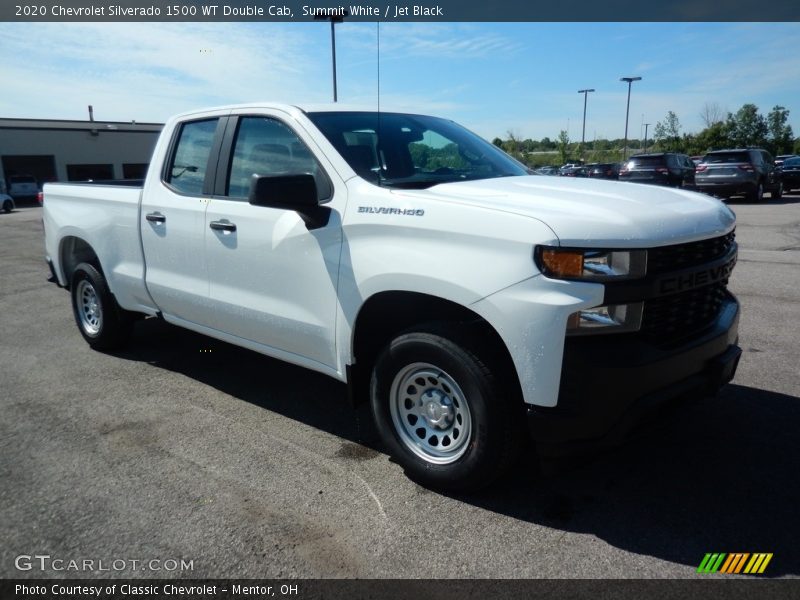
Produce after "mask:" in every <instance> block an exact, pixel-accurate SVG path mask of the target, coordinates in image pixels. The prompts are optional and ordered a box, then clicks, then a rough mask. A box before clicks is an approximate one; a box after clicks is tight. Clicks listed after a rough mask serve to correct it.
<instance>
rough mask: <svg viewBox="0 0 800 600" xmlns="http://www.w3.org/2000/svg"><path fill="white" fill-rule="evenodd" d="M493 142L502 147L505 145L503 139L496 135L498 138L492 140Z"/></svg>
mask: <svg viewBox="0 0 800 600" xmlns="http://www.w3.org/2000/svg"><path fill="white" fill-rule="evenodd" d="M492 144H494V145H495V146H497V147H498V148H502V147H503V140H501V139H500V138H499V137H496V138H494V139H493V140H492Z"/></svg>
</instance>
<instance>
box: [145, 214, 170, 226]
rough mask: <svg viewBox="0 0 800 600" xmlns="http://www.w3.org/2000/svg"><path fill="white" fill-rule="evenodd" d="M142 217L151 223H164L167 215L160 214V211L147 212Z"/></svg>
mask: <svg viewBox="0 0 800 600" xmlns="http://www.w3.org/2000/svg"><path fill="white" fill-rule="evenodd" d="M144 218H145V219H147V220H148V221H150V222H151V223H164V222H166V220H167V217H165V216H164V215H162V214H161V213H160V212H151V213H147V214H146V215H145V217H144Z"/></svg>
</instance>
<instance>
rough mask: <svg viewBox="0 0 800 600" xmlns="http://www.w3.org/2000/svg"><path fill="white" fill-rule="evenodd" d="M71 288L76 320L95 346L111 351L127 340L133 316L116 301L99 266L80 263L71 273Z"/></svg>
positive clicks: (81, 330) (86, 337) (85, 337)
mask: <svg viewBox="0 0 800 600" xmlns="http://www.w3.org/2000/svg"><path fill="white" fill-rule="evenodd" d="M70 291H71V295H72V312H73V315H74V316H75V323H76V324H77V325H78V330H79V331H80V332H81V335H82V336H83V339H85V340H86V341H87V342H88V343H89V345H90V346H91V347H92V348H94V349H95V350H112V349H114V348H119V347H120V346H122V345H123V344H124V343H125V342H126V341H127V339H128V336H129V335H130V331H131V326H132V323H133V319H132V318H131V315H130V313H128V312H127V311H125V310H123V309H122V308H120V306H119V305H118V304H117V301H116V300H115V299H114V296H113V294H112V293H111V291H110V290H109V289H108V283H106V279H105V277H103V274H102V273H101V272H100V271H99V270H98V269H97V268H95V267H94V266H93V265H90V264H89V263H81V264H79V265H78V266H77V267H76V268H75V271H74V272H73V274H72V280H71V284H70Z"/></svg>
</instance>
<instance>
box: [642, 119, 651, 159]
mask: <svg viewBox="0 0 800 600" xmlns="http://www.w3.org/2000/svg"><path fill="white" fill-rule="evenodd" d="M648 127H650V123H645V124H644V150H643V151H642V152H644V153H645V154H646V153H647V128H648Z"/></svg>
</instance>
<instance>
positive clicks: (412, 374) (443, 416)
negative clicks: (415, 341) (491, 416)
mask: <svg viewBox="0 0 800 600" xmlns="http://www.w3.org/2000/svg"><path fill="white" fill-rule="evenodd" d="M389 408H390V412H391V416H392V423H393V425H394V429H395V432H397V435H398V437H399V438H400V441H401V442H403V444H404V445H405V446H406V447H407V448H408V449H409V450H411V451H412V452H413V453H414V454H416V455H417V456H419V457H420V458H422V459H423V460H425V461H427V462H429V463H433V464H438V465H446V464H450V463H453V462H455V461H457V460H458V459H459V458H461V457H462V456H463V455H464V453H465V452H466V451H467V448H468V446H469V441H470V438H471V437H472V414H471V412H470V409H469V403H468V402H467V398H466V396H465V394H464V392H463V391H462V390H461V387H460V386H459V385H458V383H456V381H455V379H453V377H451V376H450V375H449V374H448V373H446V372H445V371H443V370H442V369H440V368H439V367H436V366H435V365H432V364H429V363H413V364H410V365H408V366H406V367H404V368H403V369H401V370H400V372H399V373H398V374H397V375H396V376H395V378H394V381H392V387H391V389H390V392H389Z"/></svg>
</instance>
